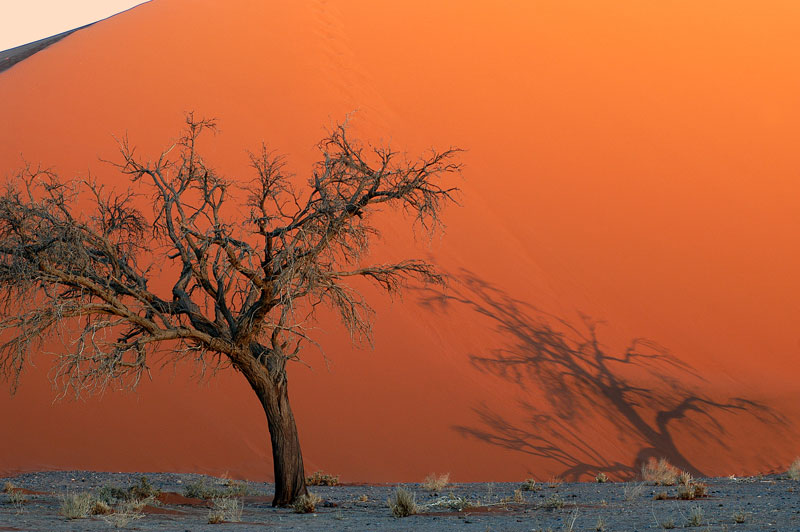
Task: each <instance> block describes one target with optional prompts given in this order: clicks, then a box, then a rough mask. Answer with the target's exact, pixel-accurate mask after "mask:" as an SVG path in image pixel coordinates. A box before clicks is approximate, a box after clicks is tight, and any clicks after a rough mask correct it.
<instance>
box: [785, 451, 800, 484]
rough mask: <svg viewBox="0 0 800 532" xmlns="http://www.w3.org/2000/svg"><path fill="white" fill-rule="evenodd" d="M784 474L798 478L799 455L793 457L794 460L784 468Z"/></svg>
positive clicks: (799, 478)
mask: <svg viewBox="0 0 800 532" xmlns="http://www.w3.org/2000/svg"><path fill="white" fill-rule="evenodd" d="M786 475H787V476H788V477H789V478H790V479H791V480H800V457H797V458H795V459H794V462H792V464H791V465H790V466H789V469H788V470H786Z"/></svg>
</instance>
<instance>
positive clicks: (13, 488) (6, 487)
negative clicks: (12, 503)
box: [3, 481, 19, 493]
mask: <svg viewBox="0 0 800 532" xmlns="http://www.w3.org/2000/svg"><path fill="white" fill-rule="evenodd" d="M17 490H19V488H18V487H17V486H15V485H14V484H12V483H11V482H10V481H6V483H5V484H3V493H11V492H13V491H17Z"/></svg>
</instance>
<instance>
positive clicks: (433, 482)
mask: <svg viewBox="0 0 800 532" xmlns="http://www.w3.org/2000/svg"><path fill="white" fill-rule="evenodd" d="M449 483H450V473H444V474H441V475H438V476H437V475H436V473H431V474H430V475H428V476H427V477H425V481H424V482H423V483H422V487H423V489H426V490H428V491H441V490H442V489H443V488H444V487H445V486H447V485H448V484H449Z"/></svg>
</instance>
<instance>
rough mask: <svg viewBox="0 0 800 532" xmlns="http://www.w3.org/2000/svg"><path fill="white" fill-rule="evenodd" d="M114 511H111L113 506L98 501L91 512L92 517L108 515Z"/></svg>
mask: <svg viewBox="0 0 800 532" xmlns="http://www.w3.org/2000/svg"><path fill="white" fill-rule="evenodd" d="M113 511H114V510H112V509H111V506H109V504H108V503H107V502H105V501H100V500H96V501H94V504H93V505H92V509H91V510H90V511H89V513H90V514H92V515H108V514H110V513H112V512H113Z"/></svg>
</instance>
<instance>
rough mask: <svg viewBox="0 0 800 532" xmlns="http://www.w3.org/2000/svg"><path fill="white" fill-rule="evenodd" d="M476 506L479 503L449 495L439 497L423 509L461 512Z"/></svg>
mask: <svg viewBox="0 0 800 532" xmlns="http://www.w3.org/2000/svg"><path fill="white" fill-rule="evenodd" d="M478 505H479V503H477V502H474V501H471V500H469V499H467V498H466V497H462V496H458V495H453V494H452V493H449V494H448V495H447V496H445V497H441V498H439V499H437V500H435V501H433V502H431V503H428V504H426V505H425V508H436V509H438V508H447V509H449V510H458V511H461V510H465V509H467V508H474V507H475V506H478Z"/></svg>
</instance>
